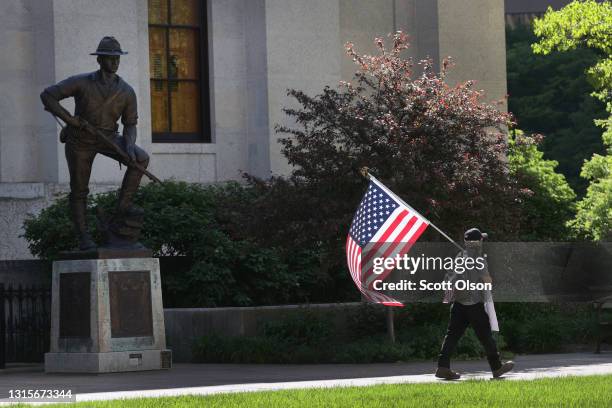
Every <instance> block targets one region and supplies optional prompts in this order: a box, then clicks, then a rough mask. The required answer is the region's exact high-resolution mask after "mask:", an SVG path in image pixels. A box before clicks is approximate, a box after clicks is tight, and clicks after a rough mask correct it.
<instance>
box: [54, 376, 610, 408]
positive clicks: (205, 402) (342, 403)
mask: <svg viewBox="0 0 612 408" xmlns="http://www.w3.org/2000/svg"><path fill="white" fill-rule="evenodd" d="M54 406H58V405H54ZM59 406H62V407H64V406H66V407H71V408H76V407H92V408H102V407H130V408H131V407H134V408H136V407H138V408H141V407H145V408H147V407H151V408H153V407H155V408H158V407H232V408H233V407H283V408H286V407H326V408H327V407H384V408H391V407H419V408H425V407H466V406H467V407H487V408H490V407H521V408H526V407H570V406H571V407H610V406H612V375H607V376H590V377H564V378H550V379H542V380H535V381H501V380H500V381H485V380H479V381H465V382H455V383H448V382H441V383H430V384H400V385H378V386H371V387H350V388H332V389H320V388H319V389H308V390H290V391H271V392H249V393H234V394H218V395H212V396H204V397H198V396H185V397H176V398H146V399H133V400H121V401H102V402H84V403H78V404H62V405H59Z"/></svg>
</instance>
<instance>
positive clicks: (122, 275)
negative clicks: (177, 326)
mask: <svg viewBox="0 0 612 408" xmlns="http://www.w3.org/2000/svg"><path fill="white" fill-rule="evenodd" d="M108 290H109V293H108V295H109V298H110V317H111V337H145V336H153V315H152V307H151V277H150V273H149V272H148V271H136V272H109V273H108Z"/></svg>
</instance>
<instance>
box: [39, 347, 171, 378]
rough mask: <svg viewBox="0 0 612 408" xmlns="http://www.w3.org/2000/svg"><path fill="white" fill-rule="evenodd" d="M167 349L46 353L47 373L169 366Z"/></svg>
mask: <svg viewBox="0 0 612 408" xmlns="http://www.w3.org/2000/svg"><path fill="white" fill-rule="evenodd" d="M171 353H172V352H171V351H170V350H138V351H111V352H108V353H46V354H45V371H46V372H48V373H113V372H121V371H147V370H161V369H169V368H171V365H172V354H171Z"/></svg>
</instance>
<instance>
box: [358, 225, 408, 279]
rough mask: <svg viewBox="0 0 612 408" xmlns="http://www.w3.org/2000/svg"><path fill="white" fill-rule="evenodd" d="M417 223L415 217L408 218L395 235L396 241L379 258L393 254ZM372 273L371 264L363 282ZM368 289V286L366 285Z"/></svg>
mask: <svg viewBox="0 0 612 408" xmlns="http://www.w3.org/2000/svg"><path fill="white" fill-rule="evenodd" d="M415 222H417V217H414V216H413V217H412V218H410V220H409V221H408V223H407V224H406V225H405V226H404V228H403V229H402V230H401V231H400V233H399V234H398V235H397V240H396V241H393V245H390V246H389V248H387V250H386V251H385V252H384V253H383V254H382V256H380V258H386V257H388V256H389V254H390V253H391V252H393V250H394V249H395V248H396V247H397V246H398V245H399V244H401V240H402V239H403V238H404V237H405V236H406V234H408V232H410V229H411V228H412V226H413V225H414V223H415ZM373 271H374V264H372V267H371V268H369V269H368V270H367V271H366V273H365V274H364V278H365V279H364V280H366V281H367V278H368V277H369V276H370V275H371V274H372V273H373ZM368 287H369V285H368Z"/></svg>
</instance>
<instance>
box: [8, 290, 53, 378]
mask: <svg viewBox="0 0 612 408" xmlns="http://www.w3.org/2000/svg"><path fill="white" fill-rule="evenodd" d="M50 318H51V292H50V290H49V288H44V287H37V286H29V287H22V286H21V285H19V286H17V287H12V286H8V287H5V285H4V284H1V283H0V368H4V366H5V364H6V363H14V362H24V363H26V362H27V363H29V362H42V361H43V360H44V355H45V353H46V352H47V351H48V350H49V336H50Z"/></svg>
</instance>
